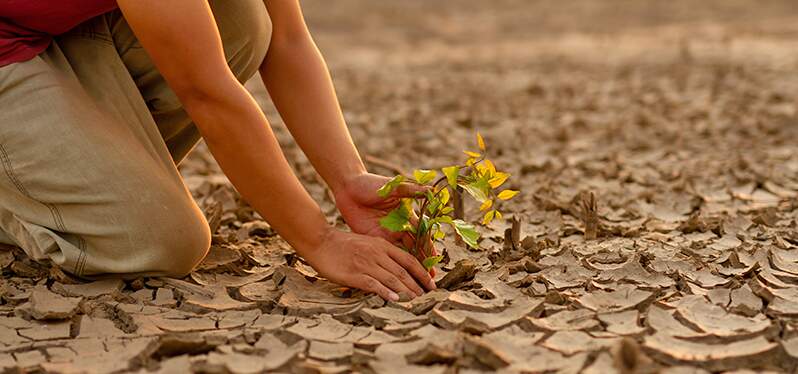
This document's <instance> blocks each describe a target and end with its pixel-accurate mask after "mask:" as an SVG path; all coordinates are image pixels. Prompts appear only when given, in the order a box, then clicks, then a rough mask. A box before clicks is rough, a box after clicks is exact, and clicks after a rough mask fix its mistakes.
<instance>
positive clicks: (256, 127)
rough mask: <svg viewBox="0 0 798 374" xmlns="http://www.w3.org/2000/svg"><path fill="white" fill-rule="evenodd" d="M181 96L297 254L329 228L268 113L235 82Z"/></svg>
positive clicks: (230, 172) (223, 162)
mask: <svg viewBox="0 0 798 374" xmlns="http://www.w3.org/2000/svg"><path fill="white" fill-rule="evenodd" d="M187 96H188V97H185V98H181V99H182V101H183V103H184V105H185V107H186V110H187V111H188V113H189V114H190V115H191V118H192V119H193V120H194V121H195V123H196V125H197V127H198V129H199V130H200V132H201V134H202V135H203V137H204V139H205V141H206V143H207V145H208V148H209V149H210V151H211V153H212V154H213V156H214V158H215V159H216V160H217V161H218V162H219V165H220V166H221V168H222V170H223V171H224V172H225V174H226V175H227V176H228V178H229V179H230V181H231V182H232V183H233V185H234V186H235V187H236V188H237V189H238V191H239V192H240V193H241V195H242V196H243V197H244V198H245V199H246V200H247V202H248V203H249V204H250V205H252V207H253V208H255V210H257V211H258V213H260V215H261V216H263V217H264V218H265V219H266V220H267V221H268V222H269V223H270V224H271V225H272V227H274V229H275V230H276V231H277V232H278V233H279V234H280V235H281V236H282V237H283V238H284V239H285V240H286V241H288V242H289V243H290V244H291V245H292V246H293V247H294V249H296V250H297V252H299V254H300V255H303V256H304V255H305V254H306V253H303V252H307V251H308V250H310V249H312V248H315V247H317V246H318V245H319V244H320V243H321V242H322V240H323V237H324V235H325V234H326V232H327V231H326V230H328V228H329V226H328V224H327V222H326V220H325V218H324V215H323V214H322V212H321V209H320V208H319V206H318V205H317V204H316V202H314V201H313V199H312V198H311V197H310V196H309V195H308V193H307V191H305V189H304V188H303V187H302V185H301V184H300V183H299V181H298V180H297V178H296V176H295V175H294V174H293V171H292V170H291V167H290V166H289V164H288V162H287V161H286V159H285V156H284V155H283V153H282V151H281V149H280V145H279V143H278V142H277V140H276V138H275V136H274V134H273V133H272V131H271V128H270V127H269V124H268V121H267V120H266V117H265V116H264V115H263V112H262V111H261V110H260V109H259V108H258V106H257V104H256V103H255V101H254V100H253V99H252V97H251V96H250V95H249V93H248V92H246V90H245V89H244V88H243V87H242V86H241V85H240V84H238V83H237V82H235V83H231V84H229V85H225V86H224V87H221V88H218V89H217V90H215V91H214V93H213V94H211V95H196V97H194V96H192V95H187Z"/></svg>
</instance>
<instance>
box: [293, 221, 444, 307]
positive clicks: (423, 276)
mask: <svg viewBox="0 0 798 374" xmlns="http://www.w3.org/2000/svg"><path fill="white" fill-rule="evenodd" d="M303 257H304V258H305V260H306V261H307V262H308V263H309V264H310V265H311V266H313V268H314V269H316V271H318V272H319V274H320V275H322V276H324V277H325V278H327V279H329V280H331V281H333V282H336V283H339V284H342V285H345V286H349V287H354V288H359V289H361V290H364V291H368V292H374V293H376V294H377V295H380V297H382V298H383V299H385V300H392V301H398V300H399V293H402V292H404V293H406V294H408V295H410V296H411V297H413V296H421V295H422V294H423V293H424V289H423V288H425V289H427V290H433V289H435V282H433V281H432V278H431V277H430V275H429V274H428V273H427V272H426V271H425V270H424V267H423V266H421V264H419V263H418V261H416V259H415V258H414V257H413V256H411V255H410V254H409V253H407V252H405V251H403V250H401V249H399V248H397V247H395V246H393V245H392V244H391V243H389V242H388V241H387V240H385V239H382V238H375V237H370V236H366V235H360V234H354V233H350V232H344V231H339V230H335V229H332V228H331V229H330V231H329V232H328V233H327V234H326V235H325V237H324V240H323V241H322V244H321V245H320V246H318V247H316V248H314V249H312V250H309V251H307V252H305V254H304V255H303ZM419 285H423V288H422V287H421V286H419Z"/></svg>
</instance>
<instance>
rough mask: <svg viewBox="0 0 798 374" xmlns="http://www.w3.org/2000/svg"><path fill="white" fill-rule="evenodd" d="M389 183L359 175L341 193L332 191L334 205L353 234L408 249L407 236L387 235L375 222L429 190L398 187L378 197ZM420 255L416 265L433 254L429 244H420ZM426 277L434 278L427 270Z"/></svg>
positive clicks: (410, 241)
mask: <svg viewBox="0 0 798 374" xmlns="http://www.w3.org/2000/svg"><path fill="white" fill-rule="evenodd" d="M389 180H390V178H387V177H384V176H381V175H376V174H371V173H364V174H359V175H357V176H355V177H352V178H350V179H349V180H347V181H346V183H344V186H343V188H342V189H341V190H339V191H335V193H334V194H335V203H336V205H337V206H338V210H339V211H340V212H341V215H342V216H343V218H344V221H346V224H347V225H349V228H351V229H352V231H353V232H355V233H358V234H363V235H370V236H376V237H382V238H385V239H387V240H388V241H389V242H391V243H394V244H397V245H401V246H404V247H405V248H412V247H413V246H414V245H415V237H414V236H413V235H412V234H411V233H408V232H391V231H389V230H387V229H385V228H383V227H382V226H380V222H379V221H380V219H381V218H382V217H385V216H386V215H387V214H388V213H389V212H390V211H391V210H393V209H395V208H396V207H397V206H398V205H399V202H400V199H402V198H405V197H414V196H415V195H416V194H418V193H423V192H424V191H426V190H427V189H428V188H429V187H425V186H420V185H417V184H413V183H402V184H401V185H399V187H397V188H396V189H395V190H394V191H393V192H392V193H391V194H390V195H389V196H388V197H387V198H383V197H380V195H378V194H377V190H378V189H379V188H380V187H382V186H383V185H384V184H385V183H386V182H388V181H389ZM421 252H422V253H420V254H419V256H417V257H420V258H419V261H423V260H424V259H425V258H426V257H429V256H435V255H436V254H437V251H436V250H435V247H434V246H433V245H432V241H431V240H428V241H427V243H424V245H423V246H422V250H421ZM430 273H431V274H435V273H434V270H430Z"/></svg>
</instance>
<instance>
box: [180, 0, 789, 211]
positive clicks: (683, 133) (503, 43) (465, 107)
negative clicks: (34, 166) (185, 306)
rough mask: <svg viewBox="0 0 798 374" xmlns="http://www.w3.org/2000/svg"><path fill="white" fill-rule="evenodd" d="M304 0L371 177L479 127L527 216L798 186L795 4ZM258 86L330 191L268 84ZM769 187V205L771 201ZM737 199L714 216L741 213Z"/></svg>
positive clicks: (456, 149)
mask: <svg viewBox="0 0 798 374" xmlns="http://www.w3.org/2000/svg"><path fill="white" fill-rule="evenodd" d="M302 5H303V8H304V11H305V16H306V18H307V21H308V24H309V26H310V29H311V31H312V33H313V35H314V37H315V39H316V41H317V43H318V45H319V47H320V49H321V51H322V53H323V54H324V56H325V57H326V60H327V62H328V64H329V66H330V69H331V72H332V75H333V80H334V82H335V85H336V88H337V90H338V96H339V98H340V101H341V104H342V107H343V110H344V114H345V117H346V119H347V122H348V125H349V127H350V130H351V132H352V134H353V137H354V140H355V142H356V143H357V145H358V148H359V150H360V152H361V153H362V154H363V155H364V157H365V158H366V159H367V164H368V167H369V169H370V170H371V171H374V172H378V173H382V174H395V173H396V172H397V171H400V170H407V169H412V168H434V167H439V166H442V165H446V164H451V163H454V162H457V161H458V160H460V159H461V156H462V153H461V150H463V149H467V148H469V147H473V142H474V134H475V132H476V131H481V132H482V133H483V134H484V135H485V137H486V139H487V141H488V144H489V147H491V152H492V157H493V158H494V159H495V160H496V162H497V164H498V166H499V167H500V168H502V169H505V170H508V171H510V172H511V173H513V176H514V177H513V178H512V183H514V184H515V185H514V187H516V188H521V189H522V190H524V191H527V192H529V193H525V194H523V196H521V197H520V198H519V199H518V200H516V204H513V206H510V207H507V209H510V210H515V211H516V212H517V213H519V214H521V213H528V212H531V211H535V210H538V209H543V208H545V206H542V205H541V196H553V198H554V199H555V200H556V199H559V200H562V201H568V200H569V199H570V198H572V197H573V196H575V195H576V194H577V193H578V192H579V191H580V190H586V189H591V190H595V191H601V192H600V194H601V196H602V197H601V202H600V204H599V205H600V209H608V206H609V207H613V208H612V209H617V210H618V211H623V209H625V208H623V209H622V208H621V207H623V206H625V205H626V204H628V203H629V202H630V200H633V199H638V198H641V197H642V198H644V199H648V200H651V199H662V200H667V201H668V204H671V205H672V204H677V205H678V204H681V205H685V204H687V205H689V204H690V203H687V202H686V201H692V200H690V199H692V198H694V197H696V196H701V194H702V193H719V194H720V195H724V196H725V195H728V194H727V193H726V192H723V191H729V190H735V189H737V190H739V191H742V192H741V193H745V194H748V195H747V196H754V193H755V192H757V190H761V188H760V187H762V186H764V185H766V184H768V183H770V185H774V184H775V185H778V186H783V187H784V188H792V189H794V190H798V180H796V179H795V176H796V175H798V156H796V152H795V149H796V146H797V145H798V144H796V140H795V139H796V138H798V126H796V121H795V119H796V106H795V105H796V100H795V98H796V97H798V96H796V94H798V74H796V73H797V72H798V6H796V4H795V2H793V1H787V0H773V1H753V0H705V1H687V0H674V1H653V0H646V1H640V0H615V1H592V0H574V1H567V2H563V1H543V0H540V1H535V0H491V1H480V0H449V1H426V0H404V1H370V0H339V1H335V2H329V1H322V0H305V1H302ZM248 87H249V88H250V89H251V90H252V92H253V93H254V94H255V96H256V98H257V99H258V101H259V102H260V103H261V104H262V106H263V107H264V108H265V109H266V112H267V114H268V116H269V118H270V119H271V121H272V123H273V125H274V127H275V129H276V132H277V134H278V137H279V138H280V141H281V143H282V144H283V146H284V148H285V150H286V153H287V155H288V157H289V159H290V160H291V161H292V163H294V166H295V168H296V169H297V171H298V174H299V175H300V176H301V177H302V179H303V180H304V181H305V182H306V185H307V187H308V189H309V190H311V192H312V194H313V195H314V197H316V198H317V200H324V198H325V193H324V187H323V186H321V185H320V184H319V183H318V182H319V181H320V179H319V178H318V176H317V175H316V174H315V172H314V171H313V169H312V168H311V167H310V165H309V164H308V163H307V161H306V160H305V159H304V157H303V155H302V153H301V151H300V150H299V149H298V148H297V147H296V146H295V145H294V144H293V141H292V139H291V137H290V135H289V134H288V132H287V131H285V129H284V128H283V127H282V125H281V121H280V118H279V116H278V115H277V113H275V111H274V110H273V108H272V107H271V106H270V104H269V102H268V97H267V94H266V91H265V89H264V88H263V86H262V84H261V83H260V82H259V79H255V80H253V81H251V82H250V83H249V84H248ZM189 161H190V162H188V163H187V164H185V165H184V167H183V169H184V174H187V176H190V175H191V174H195V173H199V174H201V175H203V176H204V175H207V174H208V173H209V172H210V173H213V174H217V175H218V174H219V172H218V168H217V167H216V166H215V164H214V163H213V161H212V160H211V159H210V157H209V156H208V155H207V153H206V152H205V151H204V150H203V149H202V148H200V151H199V152H196V153H195V156H194V157H193V158H192V160H189ZM190 180H191V179H189V181H190ZM195 180H197V181H199V180H200V179H195ZM702 191H703V192H702ZM719 191H720V192H719ZM767 192H768V193H769V194H770V195H768V194H762V193H759V194H756V196H758V198H759V203H763V202H764V203H768V204H775V203H776V202H778V200H779V197H778V196H774V195H773V191H771V190H768V191H767ZM782 192H783V191H782ZM783 193H786V192H783ZM674 195H679V196H681V198H675V197H674ZM524 199H526V200H524ZM724 199H725V197H724ZM679 201H681V202H679ZM724 201H725V200H724ZM730 204H731V203H730ZM735 204H736V203H734V204H731V205H729V206H724V207H719V206H712V207H710V208H706V207H705V208H704V209H709V210H710V213H720V212H725V213H729V214H734V213H735V211H736V209H738V208H737V207H736V206H735ZM326 206H327V209H328V211H329V212H330V213H331V214H334V206H332V205H331V203H329V202H327V203H326ZM683 208H685V207H683ZM685 209H686V208H685ZM688 210H689V209H688ZM618 214H621V213H618ZM631 215H632V216H634V214H631Z"/></svg>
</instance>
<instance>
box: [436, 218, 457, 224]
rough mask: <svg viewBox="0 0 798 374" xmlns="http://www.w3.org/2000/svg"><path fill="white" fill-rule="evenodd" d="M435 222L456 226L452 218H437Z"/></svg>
mask: <svg viewBox="0 0 798 374" xmlns="http://www.w3.org/2000/svg"><path fill="white" fill-rule="evenodd" d="M435 222H440V223H448V224H450V225H452V226H454V220H453V219H452V217H449V216H440V217H438V218H435Z"/></svg>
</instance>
